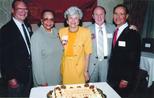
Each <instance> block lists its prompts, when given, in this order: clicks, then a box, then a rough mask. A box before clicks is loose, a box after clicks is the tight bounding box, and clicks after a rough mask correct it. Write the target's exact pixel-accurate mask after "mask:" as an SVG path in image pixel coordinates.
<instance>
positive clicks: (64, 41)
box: [62, 35, 68, 45]
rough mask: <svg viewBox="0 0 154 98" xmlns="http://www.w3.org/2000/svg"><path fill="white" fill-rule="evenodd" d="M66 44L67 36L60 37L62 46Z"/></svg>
mask: <svg viewBox="0 0 154 98" xmlns="http://www.w3.org/2000/svg"><path fill="white" fill-rule="evenodd" d="M67 42H68V36H67V35H64V36H62V44H63V45H66V44H67Z"/></svg>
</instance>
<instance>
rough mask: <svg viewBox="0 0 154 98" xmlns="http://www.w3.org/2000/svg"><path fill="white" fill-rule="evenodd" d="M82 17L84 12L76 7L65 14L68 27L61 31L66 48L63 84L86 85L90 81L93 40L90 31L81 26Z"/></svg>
mask: <svg viewBox="0 0 154 98" xmlns="http://www.w3.org/2000/svg"><path fill="white" fill-rule="evenodd" d="M82 16H83V14H82V11H81V10H80V9H79V8H78V7H75V6H72V7H70V8H68V9H67V10H66V11H65V13H64V17H65V19H66V23H67V24H68V27H64V28H61V29H60V30H59V36H60V39H61V42H62V44H63V46H64V54H63V60H62V65H61V74H62V84H77V83H85V82H86V81H88V80H89V75H88V62H89V56H90V54H91V52H92V40H91V33H90V30H89V29H87V28H84V27H81V26H79V22H80V20H81V18H82Z"/></svg>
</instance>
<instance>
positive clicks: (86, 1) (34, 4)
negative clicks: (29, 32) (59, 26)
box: [28, 0, 97, 23]
mask: <svg viewBox="0 0 154 98" xmlns="http://www.w3.org/2000/svg"><path fill="white" fill-rule="evenodd" d="M96 5H97V0H28V7H29V10H30V15H29V17H28V18H29V21H30V22H31V23H37V22H38V21H39V20H40V14H41V12H42V10H44V9H51V10H53V11H55V22H64V17H63V16H64V15H63V14H64V11H65V10H66V9H67V8H68V7H70V6H77V7H79V8H80V9H82V11H83V13H84V17H83V21H91V18H92V10H93V8H94V7H96Z"/></svg>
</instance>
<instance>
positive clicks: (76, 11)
mask: <svg viewBox="0 0 154 98" xmlns="http://www.w3.org/2000/svg"><path fill="white" fill-rule="evenodd" d="M72 15H78V16H79V17H80V19H82V17H83V13H82V11H81V9H79V8H78V7H76V6H71V7H70V8H68V9H67V10H66V11H65V13H64V17H65V19H66V18H68V16H72Z"/></svg>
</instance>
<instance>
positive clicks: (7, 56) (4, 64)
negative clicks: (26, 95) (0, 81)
mask: <svg viewBox="0 0 154 98" xmlns="http://www.w3.org/2000/svg"><path fill="white" fill-rule="evenodd" d="M25 25H26V26H27V27H28V30H29V33H30V36H31V35H32V30H31V27H30V25H28V24H27V23H25ZM0 37H1V38H0V47H1V71H2V76H3V78H4V79H6V80H7V81H8V80H10V79H13V78H15V79H17V81H18V82H20V83H26V82H27V81H28V80H29V76H30V69H31V57H30V55H29V53H28V50H27V47H26V44H25V42H24V39H23V37H22V35H21V33H20V30H19V29H18V27H17V25H16V24H15V22H14V21H13V19H11V20H10V21H9V22H8V23H7V24H6V25H4V26H3V27H2V28H1V29H0Z"/></svg>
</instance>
